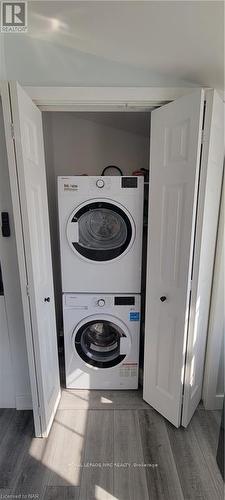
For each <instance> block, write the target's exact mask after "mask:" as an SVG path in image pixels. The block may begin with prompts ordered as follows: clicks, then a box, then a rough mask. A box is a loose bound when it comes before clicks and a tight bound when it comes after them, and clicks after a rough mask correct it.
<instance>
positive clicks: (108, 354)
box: [63, 294, 141, 389]
mask: <svg viewBox="0 0 225 500" xmlns="http://www.w3.org/2000/svg"><path fill="white" fill-rule="evenodd" d="M140 300H141V299H140V295H133V294H132V295H131V294H129V295H121V294H119V295H118V294H117V295H109V294H96V295H91V294H79V295H76V294H64V295H63V320H64V344H65V366H66V387H67V388H70V389H137V387H138V363H139V337H140Z"/></svg>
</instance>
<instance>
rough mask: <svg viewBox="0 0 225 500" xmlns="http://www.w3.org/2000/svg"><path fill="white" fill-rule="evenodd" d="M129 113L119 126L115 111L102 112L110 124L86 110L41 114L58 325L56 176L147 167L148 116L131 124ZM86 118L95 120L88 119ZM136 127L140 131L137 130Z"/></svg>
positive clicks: (126, 171)
mask: <svg viewBox="0 0 225 500" xmlns="http://www.w3.org/2000/svg"><path fill="white" fill-rule="evenodd" d="M126 115H128V113H126ZM132 115H134V113H131V114H130V124H129V123H128V122H129V119H127V118H126V120H125V119H124V120H122V119H121V127H123V128H118V127H119V126H120V125H119V123H118V113H111V118H110V117H109V116H108V118H109V119H108V120H107V116H106V114H104V121H105V122H106V123H110V126H109V125H106V124H105V123H103V116H102V117H101V116H99V119H98V114H96V113H95V114H90V113H88V118H89V120H86V119H85V114H84V113H83V114H81V113H72V112H70V113H64V112H58V113H53V112H51V113H50V112H49V113H43V125H44V142H45V152H46V168H47V185H48V197H49V215H50V228H51V242H52V257H53V268H54V283H55V292H56V295H55V299H56V315H57V323H58V328H59V325H60V321H61V279H60V257H59V240H58V212H57V176H59V175H80V174H88V175H101V172H102V170H103V168H104V167H105V166H106V165H108V164H115V165H118V167H120V168H121V169H122V171H123V174H124V175H131V174H132V172H133V171H134V170H137V169H139V168H141V167H144V168H148V167H149V120H150V116H149V120H148V119H146V114H143V113H142V115H143V118H139V119H138V116H137V114H136V123H135V122H134V116H132ZM144 115H145V116H144ZM86 116H87V115H86ZM90 117H92V118H93V120H95V121H93V120H90ZM113 117H114V118H113ZM113 124H114V125H115V126H114V127H113ZM125 127H126V130H124V128H125ZM138 129H140V133H137V132H138ZM131 130H133V132H131ZM134 132H135V133H134Z"/></svg>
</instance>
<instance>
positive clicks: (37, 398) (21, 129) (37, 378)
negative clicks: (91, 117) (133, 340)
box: [5, 83, 60, 436]
mask: <svg viewBox="0 0 225 500" xmlns="http://www.w3.org/2000/svg"><path fill="white" fill-rule="evenodd" d="M10 98H11V112H12V120H13V123H14V134H15V139H14V141H15V154H16V164H15V166H14V168H13V167H12V165H11V169H10V178H11V184H12V182H13V181H12V176H17V179H18V186H17V190H18V193H17V195H16V193H15V186H14V190H13V191H12V196H13V197H16V196H19V204H20V207H19V209H20V214H19V215H18V213H17V214H16V215H17V217H15V221H16V223H17V224H18V225H19V224H20V229H19V232H21V231H22V236H23V241H22V245H23V247H22V248H21V246H20V251H21V250H22V252H24V255H25V266H22V265H21V262H20V263H19V265H20V277H21V284H22V295H23V306H24V316H25V318H26V339H27V350H28V357H29V367H30V377H31V384H32V386H33V388H32V397H33V411H34V422H35V433H36V436H47V435H48V432H49V429H50V427H51V423H52V420H53V418H54V414H55V411H56V408H57V405H58V402H59V398H60V383H59V366H58V352H57V335H56V323H55V304H54V292H53V276H52V260H51V247H50V232H49V219H48V203H47V188H46V174H45V159H44V147H43V134H42V119H41V112H40V111H39V109H38V108H37V107H36V106H35V105H34V103H33V102H32V101H31V99H30V98H29V97H28V96H27V95H26V93H25V92H24V91H23V90H22V88H21V87H20V86H19V85H18V84H16V83H12V84H10ZM5 119H7V117H5ZM11 143H12V138H11ZM10 146H11V147H12V144H10ZM9 161H10V158H9ZM14 207H15V203H14ZM19 218H20V220H19ZM17 235H18V228H17ZM20 243H21V242H20ZM25 283H26V284H27V285H28V293H29V297H26V299H25V297H24V296H25V293H26V290H25V289H24V287H23V285H24V284H25ZM45 299H47V300H45ZM27 301H28V305H27V304H26V302H27ZM28 315H29V317H28ZM29 322H30V325H29ZM35 385H36V391H35V389H34V386H35ZM39 418H40V422H39V424H38V420H39Z"/></svg>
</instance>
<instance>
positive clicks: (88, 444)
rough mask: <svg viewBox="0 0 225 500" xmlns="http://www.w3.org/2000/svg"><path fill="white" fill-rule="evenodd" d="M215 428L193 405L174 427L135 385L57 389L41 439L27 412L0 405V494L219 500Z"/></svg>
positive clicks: (213, 415) (52, 499) (48, 499)
mask: <svg viewBox="0 0 225 500" xmlns="http://www.w3.org/2000/svg"><path fill="white" fill-rule="evenodd" d="M218 433H219V418H218V412H207V411H205V410H204V409H202V408H201V407H199V409H198V410H197V412H196V414H195V415H194V417H193V419H192V421H191V423H190V425H189V427H188V429H183V428H180V429H175V428H174V427H173V426H172V425H170V424H169V423H168V422H166V420H165V419H164V418H163V417H161V416H160V415H159V414H158V413H157V412H156V411H154V410H153V409H152V408H150V407H149V406H148V405H147V404H146V403H145V402H144V401H143V400H142V395H141V392H139V391H68V390H65V389H64V390H63V394H62V399H61V402H60V406H59V410H58V412H57V414H56V418H55V421H54V423H53V427H52V430H51V433H50V435H49V437H48V439H35V438H33V423H32V413H31V412H28V411H20V412H18V411H15V410H0V498H7V496H8V498H10V496H9V495H11V498H16V495H17V497H18V495H20V494H21V498H27V499H28V498H31V497H30V495H36V497H33V498H36V499H39V500H75V499H76V500H92V499H93V500H148V499H150V500H158V499H160V500H161V499H162V500H170V499H171V500H192V499H193V500H194V499H198V500H200V499H202V500H212V499H213V500H222V498H223V482H222V478H221V475H220V472H219V470H218V467H217V464H216V459H215V455H216V447H217V440H218ZM22 495H23V497H22Z"/></svg>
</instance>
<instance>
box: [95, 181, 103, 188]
mask: <svg viewBox="0 0 225 500" xmlns="http://www.w3.org/2000/svg"><path fill="white" fill-rule="evenodd" d="M104 185H105V182H104V181H103V179H98V180H97V181H96V186H97V187H98V188H103V187H104Z"/></svg>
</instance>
